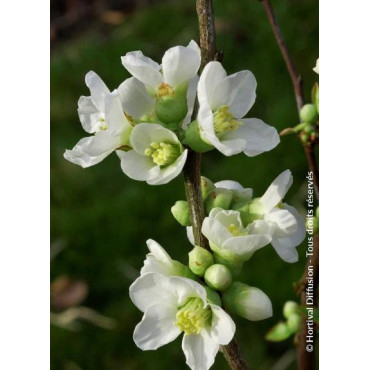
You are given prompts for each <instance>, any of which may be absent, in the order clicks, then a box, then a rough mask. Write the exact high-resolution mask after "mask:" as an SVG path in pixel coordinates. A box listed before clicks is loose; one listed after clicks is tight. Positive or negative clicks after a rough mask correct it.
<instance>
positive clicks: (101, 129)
mask: <svg viewBox="0 0 370 370" xmlns="http://www.w3.org/2000/svg"><path fill="white" fill-rule="evenodd" d="M200 59H201V57H200V49H199V47H198V45H197V44H196V43H195V42H194V41H191V42H190V43H189V45H188V46H186V47H184V46H175V47H173V48H170V49H169V50H167V51H166V52H165V54H164V56H163V58H162V64H158V63H156V62H154V61H153V60H152V59H150V58H148V57H146V56H145V55H143V53H142V52H141V51H133V52H129V53H127V54H126V55H125V56H124V57H122V64H123V66H124V67H125V68H126V70H127V71H128V72H129V73H130V74H131V75H132V76H133V77H131V78H129V79H127V80H125V81H124V82H123V83H122V84H121V85H120V86H119V87H118V88H117V89H115V90H114V91H112V92H110V91H109V89H108V88H107V86H106V85H105V84H104V82H103V81H102V80H101V79H100V77H99V76H98V75H97V74H96V73H94V72H89V73H88V74H87V75H86V85H87V87H88V88H89V89H90V94H91V95H90V96H88V97H87V96H82V97H81V98H80V100H79V101H78V115H79V117H80V121H81V124H82V127H83V129H84V130H85V131H86V132H88V133H89V134H93V135H92V136H88V137H84V138H83V139H81V140H80V141H79V142H78V143H77V144H76V145H75V147H74V148H73V149H72V150H66V152H65V154H64V157H65V158H66V159H67V160H69V161H71V162H73V163H75V164H78V165H80V166H81V167H84V168H85V167H90V166H92V165H95V164H97V163H99V162H101V161H102V160H103V159H104V158H106V157H107V156H108V155H109V154H110V153H112V152H114V151H116V153H117V155H118V157H119V158H120V160H121V168H122V171H123V172H124V173H125V174H126V175H127V176H129V177H130V178H132V179H134V180H138V181H146V182H147V183H148V184H150V185H161V184H166V183H168V182H169V181H171V180H172V179H174V178H175V177H176V176H178V175H179V173H180V172H181V170H182V168H183V167H184V164H185V162H186V158H187V153H188V149H187V148H188V147H190V148H192V149H193V150H196V151H199V152H204V151H208V150H211V149H213V148H216V149H218V150H219V151H220V152H222V153H223V154H225V155H227V156H230V155H234V154H238V153H241V152H244V153H245V154H246V155H248V156H255V155H257V154H260V153H263V152H266V151H269V150H271V149H273V148H274V147H275V146H276V145H277V144H278V143H279V141H280V140H279V135H278V133H277V131H276V129H275V128H273V127H271V126H269V125H267V124H265V123H264V122H263V121H261V120H259V119H256V118H248V119H247V118H243V117H244V116H245V115H246V114H247V112H248V111H249V109H250V108H251V107H252V105H253V103H254V101H255V98H256V86H257V84H256V80H255V78H254V76H253V74H252V73H251V72H249V71H241V72H238V73H235V74H233V75H231V76H227V74H226V72H225V70H224V69H223V67H222V66H221V64H220V63H219V62H211V63H209V64H208V65H207V66H206V67H205V68H204V70H203V72H202V74H201V76H200V77H199V76H198V71H199V67H200ZM196 95H198V101H199V112H198V115H197V117H196V119H195V120H193V121H192V113H193V107H194V102H195V99H196Z"/></svg>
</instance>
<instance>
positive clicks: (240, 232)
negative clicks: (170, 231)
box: [64, 41, 305, 370]
mask: <svg viewBox="0 0 370 370" xmlns="http://www.w3.org/2000/svg"><path fill="white" fill-rule="evenodd" d="M200 62H201V56H200V49H199V47H198V45H197V44H196V43H195V42H194V41H191V42H190V43H189V45H188V46H186V47H184V46H175V47H173V48H170V49H169V50H167V51H166V52H165V54H164V56H163V58H162V64H158V63H156V62H154V61H153V60H151V59H150V58H148V57H146V56H144V55H143V53H142V52H141V51H134V52H129V53H127V54H126V55H125V56H124V57H122V64H123V66H124V67H125V68H126V69H127V71H128V72H129V73H130V74H131V75H132V76H133V77H131V78H129V79H127V80H125V81H124V82H123V83H122V84H121V85H120V86H119V87H118V88H117V89H115V90H114V91H112V92H111V91H110V90H109V89H108V88H107V86H106V85H105V84H104V82H103V81H102V80H101V79H100V77H99V76H98V75H97V74H95V73H94V72H89V73H88V74H87V75H86V85H87V86H88V88H89V89H90V94H91V95H90V96H88V97H86V96H82V97H81V98H80V100H79V102H78V115H79V117H80V121H81V124H82V127H83V128H84V130H85V131H86V132H88V133H89V134H92V135H91V136H88V137H85V138H83V139H81V140H80V141H79V142H78V143H77V144H76V146H75V147H74V148H73V149H72V150H66V152H65V154H64V157H65V158H66V159H67V160H69V161H71V162H73V163H75V164H77V165H80V166H81V167H84V168H85V167H89V166H92V165H95V164H97V163H99V162H101V161H102V160H103V159H104V158H106V157H107V156H108V155H109V154H110V153H112V152H114V151H115V152H116V153H117V155H118V157H119V159H120V161H121V168H122V171H123V172H124V173H125V174H126V175H127V176H128V177H130V178H132V179H134V180H138V181H146V182H147V183H148V184H150V185H161V184H166V183H168V182H169V181H171V180H172V179H174V178H175V177H176V176H178V175H179V174H180V172H181V171H182V169H183V167H184V165H185V162H186V160H187V156H188V152H189V150H193V151H196V152H199V153H204V152H207V151H210V150H212V149H217V150H218V151H220V152H221V153H223V154H224V155H226V156H231V155H235V154H238V153H244V154H245V155H247V156H250V157H253V156H256V155H258V154H261V153H263V152H266V151H269V150H272V149H273V148H274V147H275V146H276V145H278V143H279V141H280V139H279V135H278V133H277V131H276V129H275V128H274V127H272V126H269V125H267V124H266V123H264V122H263V121H261V120H260V119H257V118H244V117H245V116H246V114H247V113H248V111H249V110H250V108H251V107H252V105H253V104H254V101H255V99H256V87H257V83H256V80H255V78H254V76H253V74H252V73H251V72H250V71H241V72H237V73H235V74H232V75H230V76H227V73H226V71H225V70H224V68H223V67H222V65H221V64H220V63H219V62H215V61H214V62H210V63H208V64H207V65H206V66H205V68H204V69H203V71H202V73H201V75H200V76H198V72H199V68H200ZM196 99H198V103H199V109H198V111H197V114H196V115H195V114H194V115H193V107H194V106H195V102H196ZM292 182H293V179H292V175H291V173H290V171H289V170H286V171H284V172H283V173H281V174H280V175H279V176H278V177H277V178H276V179H275V180H274V181H273V182H272V184H271V185H270V186H269V187H268V189H267V190H266V192H265V193H264V194H263V195H262V196H261V197H254V196H253V190H252V189H249V188H244V187H243V186H242V185H240V184H239V183H237V182H235V181H230V180H225V181H220V182H217V183H213V182H212V181H211V180H209V179H207V178H205V177H202V179H201V186H202V198H203V202H204V208H205V212H206V218H205V219H204V221H203V224H202V228H201V231H202V233H203V235H204V236H205V237H206V238H207V240H208V243H209V250H208V249H205V248H201V247H200V246H197V245H194V237H193V230H192V222H191V218H190V213H189V207H188V204H187V202H186V201H177V202H176V203H175V205H174V206H173V207H172V209H171V211H172V214H173V215H174V217H175V219H176V220H177V221H178V222H179V223H180V224H181V225H182V226H186V227H187V235H188V238H189V240H190V242H191V243H192V244H193V249H192V250H191V252H190V253H189V260H188V264H186V265H185V264H182V263H181V262H179V261H176V260H173V259H172V258H171V257H170V256H169V254H168V253H167V252H166V251H165V250H164V249H163V248H162V247H161V246H160V245H159V244H158V243H156V242H155V241H154V240H148V241H147V245H148V248H149V251H150V253H149V254H148V255H147V257H146V259H145V261H144V266H143V267H142V269H141V271H140V276H139V277H138V278H137V279H136V280H135V282H134V283H133V284H132V285H131V287H130V297H131V299H132V301H133V303H134V304H135V305H136V306H137V307H138V308H139V309H140V310H141V311H142V312H143V313H144V315H143V318H142V321H141V322H140V323H139V324H138V325H137V326H136V328H135V331H134V335H133V339H134V341H135V343H136V345H137V346H138V347H139V348H141V349H142V350H155V349H157V348H158V347H161V346H163V345H165V344H167V343H169V342H171V341H173V340H175V339H176V338H177V337H178V336H179V335H180V334H182V333H183V340H182V349H183V351H184V353H185V357H186V363H187V365H188V366H189V367H190V368H191V369H192V370H208V369H209V368H210V367H211V366H212V364H213V363H214V360H215V356H216V354H217V352H218V350H219V347H220V345H227V344H228V343H230V341H231V340H232V338H233V336H234V334H235V323H234V321H233V320H232V318H231V317H230V315H229V313H227V312H230V313H231V314H235V315H239V316H241V317H243V318H246V319H248V320H252V321H256V320H263V319H266V318H268V317H270V316H272V304H271V301H270V299H269V297H268V296H267V295H266V294H265V293H264V292H263V291H262V290H260V289H258V288H256V287H252V286H249V285H247V284H245V283H242V282H240V281H237V280H236V278H237V277H238V274H239V272H240V271H241V269H242V267H243V264H244V263H245V262H246V261H248V260H249V259H250V258H251V257H252V256H253V254H254V253H255V252H256V251H257V250H258V249H261V248H263V247H265V246H267V245H269V244H271V245H272V247H273V248H274V249H275V251H276V252H277V254H278V255H279V256H280V257H281V258H282V259H283V260H284V261H286V262H296V261H297V260H298V253H297V251H296V247H297V246H298V245H299V244H300V243H301V242H302V241H303V239H304V237H305V225H304V221H303V219H302V217H301V216H300V215H299V214H298V212H297V211H296V210H295V208H293V207H291V206H290V205H288V204H286V203H283V202H282V201H283V198H284V196H285V194H286V193H287V191H288V189H289V188H290V186H291V185H292ZM226 311H227V312H226Z"/></svg>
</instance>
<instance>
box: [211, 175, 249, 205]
mask: <svg viewBox="0 0 370 370" xmlns="http://www.w3.org/2000/svg"><path fill="white" fill-rule="evenodd" d="M215 186H216V188H219V189H228V190H231V191H232V192H233V204H236V203H238V202H246V201H248V200H251V199H252V197H253V189H251V188H243V186H242V185H241V184H240V183H238V182H236V181H232V180H223V181H219V182H216V183H215Z"/></svg>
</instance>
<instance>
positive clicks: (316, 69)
mask: <svg viewBox="0 0 370 370" xmlns="http://www.w3.org/2000/svg"><path fill="white" fill-rule="evenodd" d="M312 69H313V71H314V72H316V73H317V74H319V58H317V60H316V66H315V68H312Z"/></svg>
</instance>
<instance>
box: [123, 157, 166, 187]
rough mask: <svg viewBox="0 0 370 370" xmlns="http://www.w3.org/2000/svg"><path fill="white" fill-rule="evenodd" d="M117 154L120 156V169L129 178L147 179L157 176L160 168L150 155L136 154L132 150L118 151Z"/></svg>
mask: <svg viewBox="0 0 370 370" xmlns="http://www.w3.org/2000/svg"><path fill="white" fill-rule="evenodd" d="M118 154H119V157H120V158H121V168H122V171H123V172H124V173H125V174H126V175H127V176H128V177H130V178H131V179H133V180H138V181H149V180H151V179H155V178H157V177H158V174H159V171H160V169H159V167H158V166H157V165H156V164H155V163H153V161H152V159H151V158H150V157H146V156H144V155H141V154H138V153H136V152H135V151H134V150H130V151H128V152H123V151H119V152H118Z"/></svg>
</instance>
